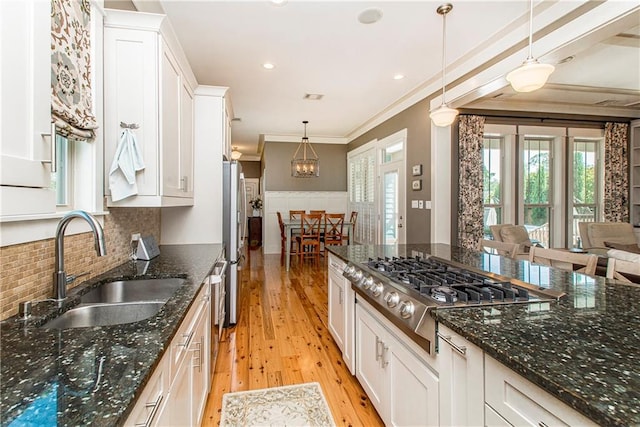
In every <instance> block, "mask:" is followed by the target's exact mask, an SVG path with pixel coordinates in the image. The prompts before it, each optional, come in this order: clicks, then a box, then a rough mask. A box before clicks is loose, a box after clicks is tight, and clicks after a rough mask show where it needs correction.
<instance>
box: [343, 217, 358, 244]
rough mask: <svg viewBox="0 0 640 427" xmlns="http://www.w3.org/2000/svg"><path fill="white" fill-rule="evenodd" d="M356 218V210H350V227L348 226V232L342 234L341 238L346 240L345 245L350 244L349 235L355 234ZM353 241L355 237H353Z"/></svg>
mask: <svg viewBox="0 0 640 427" xmlns="http://www.w3.org/2000/svg"><path fill="white" fill-rule="evenodd" d="M357 219H358V211H351V217H350V218H349V222H350V223H351V227H350V228H349V232H348V233H347V234H346V235H344V234H343V235H342V239H343V240H346V241H347V245H350V244H351V236H354V237H355V235H356V220H357ZM354 241H355V239H354Z"/></svg>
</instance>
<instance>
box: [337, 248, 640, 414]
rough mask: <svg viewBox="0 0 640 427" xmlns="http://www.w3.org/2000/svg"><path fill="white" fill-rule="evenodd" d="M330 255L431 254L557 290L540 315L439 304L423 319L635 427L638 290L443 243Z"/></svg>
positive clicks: (639, 398)
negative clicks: (560, 295) (557, 294)
mask: <svg viewBox="0 0 640 427" xmlns="http://www.w3.org/2000/svg"><path fill="white" fill-rule="evenodd" d="M329 250H330V251H331V252H332V253H333V254H335V255H337V256H338V257H340V258H341V259H342V260H344V261H347V262H351V263H354V264H360V263H362V262H365V261H367V260H368V259H369V258H377V257H394V256H406V257H414V256H419V257H426V256H435V257H437V258H440V259H442V260H445V261H453V262H454V263H459V264H463V265H465V266H468V267H471V268H475V269H479V270H482V271H485V272H489V273H493V274H497V275H501V276H507V277H511V278H515V279H518V280H521V281H523V282H527V283H531V284H534V285H537V286H539V287H541V288H545V289H551V290H554V291H558V292H562V293H564V294H565V296H564V297H563V298H562V299H561V300H560V301H557V302H552V303H550V304H549V305H548V309H546V310H540V311H530V310H527V305H500V306H491V307H489V306H482V307H473V306H467V307H464V308H446V307H445V308H440V307H438V308H437V309H435V310H431V311H429V314H430V315H431V316H432V317H433V318H435V320H436V321H437V322H438V323H439V324H442V325H445V326H446V327H448V328H450V329H451V330H453V331H455V332H456V333H458V334H459V335H461V336H462V337H463V338H465V339H466V340H468V341H469V342H470V343H473V344H474V345H476V346H478V347H479V348H480V349H481V350H482V351H483V352H484V353H485V355H487V356H490V357H492V358H494V359H496V360H497V361H499V362H500V363H502V364H503V365H504V366H506V367H508V368H509V369H511V370H512V371H514V372H516V373H518V374H519V375H521V376H522V377H524V378H525V379H526V380H528V381H530V382H531V383H533V384H535V385H536V386H538V387H540V388H541V389H543V390H545V391H547V392H548V393H549V394H550V395H552V396H553V397H555V398H557V399H558V400H560V401H561V402H563V403H564V404H566V405H567V406H569V407H570V408H573V409H575V410H576V411H578V412H579V413H581V414H583V415H585V416H586V417H587V418H589V419H590V420H592V421H594V422H595V423H598V424H600V425H606V426H629V425H638V424H640V370H639V369H638V362H639V361H640V352H639V351H638V343H640V286H637V285H629V284H624V283H621V282H617V281H613V280H608V279H605V278H602V277H591V276H585V275H582V274H578V273H571V272H565V271H562V270H557V269H554V268H551V267H547V266H540V265H536V264H530V263H529V262H527V261H515V260H512V259H508V258H505V257H501V256H498V255H491V254H486V253H480V252H476V251H471V250H464V249H461V248H457V247H452V246H449V245H443V244H433V245H428V244H427V245H398V246H342V247H330V248H329Z"/></svg>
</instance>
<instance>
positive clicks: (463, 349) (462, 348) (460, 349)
mask: <svg viewBox="0 0 640 427" xmlns="http://www.w3.org/2000/svg"><path fill="white" fill-rule="evenodd" d="M438 338H441V339H442V340H443V341H444V342H446V343H447V344H449V345H450V346H451V347H452V348H453V349H454V350H455V351H457V352H458V353H460V354H461V355H463V356H465V355H466V354H467V347H465V346H463V345H461V346H459V345H457V344H455V343H454V342H453V341H451V336H449V335H446V336H445V335H442V334H441V333H440V332H438Z"/></svg>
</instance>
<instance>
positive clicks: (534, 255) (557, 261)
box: [529, 246, 598, 276]
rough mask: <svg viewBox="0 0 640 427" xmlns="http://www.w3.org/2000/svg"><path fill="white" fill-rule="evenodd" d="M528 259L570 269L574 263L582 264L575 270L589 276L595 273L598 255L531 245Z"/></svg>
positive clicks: (572, 269) (572, 268)
mask: <svg viewBox="0 0 640 427" xmlns="http://www.w3.org/2000/svg"><path fill="white" fill-rule="evenodd" d="M529 261H530V262H532V263H536V264H543V265H549V266H552V267H556V268H559V269H562V270H571V271H574V266H576V265H578V266H583V267H582V268H580V269H578V270H575V271H576V272H577V273H584V274H589V275H591V276H594V275H595V274H596V267H597V266H598V257H597V255H594V254H577V253H573V252H569V251H566V250H560V249H546V248H539V247H537V246H531V249H530V250H529Z"/></svg>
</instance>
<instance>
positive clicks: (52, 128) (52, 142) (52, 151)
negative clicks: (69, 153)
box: [40, 122, 58, 173]
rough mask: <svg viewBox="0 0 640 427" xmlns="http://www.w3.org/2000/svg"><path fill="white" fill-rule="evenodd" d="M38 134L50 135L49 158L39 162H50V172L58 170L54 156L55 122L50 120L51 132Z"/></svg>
mask: <svg viewBox="0 0 640 427" xmlns="http://www.w3.org/2000/svg"><path fill="white" fill-rule="evenodd" d="M40 136H51V160H40V163H51V173H54V172H56V171H57V170H58V159H57V157H56V154H57V152H56V124H55V123H54V122H51V132H50V133H46V132H41V133H40Z"/></svg>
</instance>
